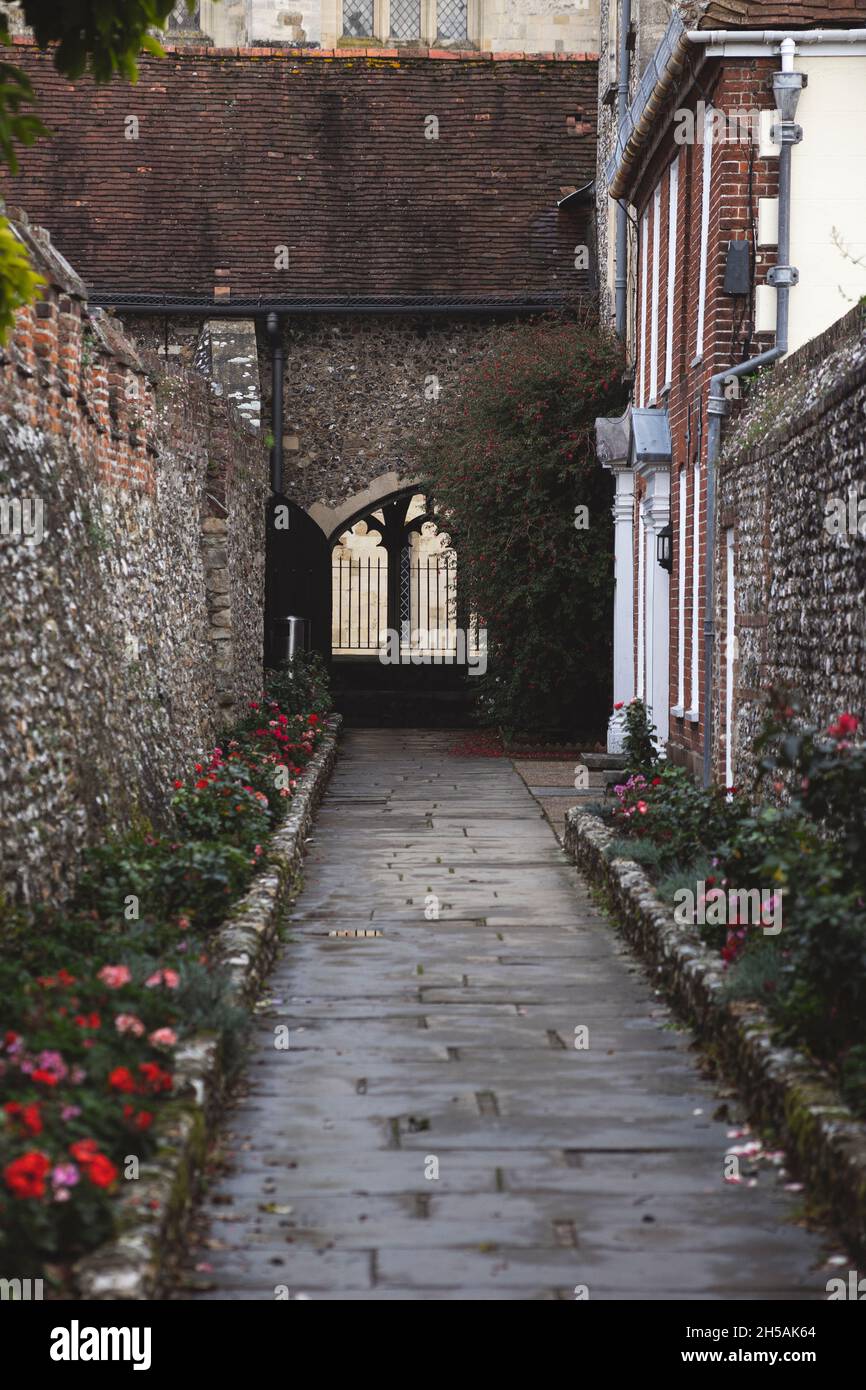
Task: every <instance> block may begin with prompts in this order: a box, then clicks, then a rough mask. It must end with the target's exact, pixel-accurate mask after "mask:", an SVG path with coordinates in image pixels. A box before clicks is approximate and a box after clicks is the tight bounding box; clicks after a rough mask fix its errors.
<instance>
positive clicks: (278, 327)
mask: <svg viewBox="0 0 866 1390" xmlns="http://www.w3.org/2000/svg"><path fill="white" fill-rule="evenodd" d="M268 341H269V342H270V345H271V433H272V434H273V437H274V442H273V444H272V446H271V492H272V493H273V494H274V496H275V497H282V496H283V369H284V359H283V330H282V323H281V320H280V316H279V314H268Z"/></svg>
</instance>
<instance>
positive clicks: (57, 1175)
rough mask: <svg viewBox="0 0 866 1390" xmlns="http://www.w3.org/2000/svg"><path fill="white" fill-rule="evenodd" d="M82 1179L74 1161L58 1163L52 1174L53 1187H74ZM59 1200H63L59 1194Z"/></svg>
mask: <svg viewBox="0 0 866 1390" xmlns="http://www.w3.org/2000/svg"><path fill="white" fill-rule="evenodd" d="M80 1179H81V1174H80V1173H79V1171H78V1169H77V1168H76V1166H75V1164H74V1163H58V1165H57V1167H56V1168H55V1169H54V1170H53V1172H52V1174H51V1185H52V1187H74V1186H75V1184H76V1183H77V1182H79V1181H80ZM66 1195H67V1196H68V1195H69V1194H68V1193H67V1194H66ZM57 1200H58V1201H61V1200H62V1199H61V1198H60V1197H59V1196H58V1199H57Z"/></svg>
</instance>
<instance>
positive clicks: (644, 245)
mask: <svg viewBox="0 0 866 1390" xmlns="http://www.w3.org/2000/svg"><path fill="white" fill-rule="evenodd" d="M640 235H641V252H640V282H641V283H640V290H641V294H640V298H641V310H640V388H639V390H638V400H639V402H640V404H641V406H645V405H646V384H645V383H646V330H647V274H648V265H647V262H648V260H649V208H647V209H646V211H645V212H644V214H643V217H642V218H641V224H640Z"/></svg>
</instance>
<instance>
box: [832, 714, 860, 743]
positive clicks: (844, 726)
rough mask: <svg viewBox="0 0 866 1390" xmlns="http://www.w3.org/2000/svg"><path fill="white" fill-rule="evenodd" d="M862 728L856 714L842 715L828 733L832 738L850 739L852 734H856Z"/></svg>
mask: <svg viewBox="0 0 866 1390" xmlns="http://www.w3.org/2000/svg"><path fill="white" fill-rule="evenodd" d="M859 727H860V720H859V719H858V718H857V716H856V714H840V715H839V718H838V720H837V721H836V723H835V724H831V725H830V727H829V729H828V730H827V733H828V734H829V735H830V737H831V738H835V739H842V738H848V737H849V735H850V734H856V732H857V730H858V729H859Z"/></svg>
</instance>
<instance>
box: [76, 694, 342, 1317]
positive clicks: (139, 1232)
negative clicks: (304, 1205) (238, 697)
mask: <svg viewBox="0 0 866 1390" xmlns="http://www.w3.org/2000/svg"><path fill="white" fill-rule="evenodd" d="M341 723H342V720H341V717H340V715H338V714H334V715H330V716H329V718H328V720H327V722H326V733H325V737H324V739H323V740H322V743H321V745H320V747H319V749H318V750H317V752H316V755H315V757H314V758H313V759H312V761H311V762H310V763H309V764H308V765H307V767H306V769H305V771H304V775H303V779H302V782H301V785H300V790H299V791H298V793H297V795H296V796H295V797H294V798H293V800H292V803H291V807H290V809H289V813H288V815H287V816H286V818H285V820H284V821H282V823H281V824H280V825H279V826H278V827H277V829H276V830H275V831H274V834H273V837H272V839H271V841H270V844H269V846H268V850H267V854H266V856H265V858H264V860H263V863H262V867H261V869H260V871H259V873H258V874H257V875H256V877H255V878H254V879H253V881H252V883H251V884H250V887H249V888H248V889H247V892H246V893H245V894H244V896H243V897H242V898H241V899H240V900H239V901H238V903H237V904H236V906H235V909H234V911H233V912H232V913H231V915H230V916H229V917H227V918H226V920H225V922H223V924H222V926H221V927H219V928H218V930H217V931H216V932H215V933H214V936H213V939H212V947H211V952H212V956H213V958H214V959H216V960H218V961H219V962H220V964H221V965H222V966H223V967H224V969H225V970H226V972H227V974H228V977H229V981H230V987H231V990H232V992H233V993H234V995H235V999H236V1001H237V1002H238V1003H241V1004H243V1005H244V1006H246V1007H247V1008H249V1009H251V1008H252V1005H253V1004H254V1002H255V999H256V997H257V995H258V992H259V989H260V986H261V982H262V980H263V978H264V977H265V975H266V974H267V971H268V970H269V969H270V967H271V964H272V963H273V959H274V957H275V955H276V952H277V948H278V945H279V937H278V927H279V923H280V920H281V918H282V915H283V912H284V911H285V908H286V905H287V903H288V902H289V901H290V900H291V899H292V898H293V897H295V896H296V895H297V892H298V890H299V887H300V882H301V874H302V863H303V858H304V841H305V838H306V836H307V833H308V831H309V828H310V825H311V824H312V820H313V816H314V814H315V811H316V808H317V807H318V804H319V802H320V801H321V799H322V796H323V794H324V791H325V788H326V786H327V784H328V779H329V777H330V775H331V771H332V769H333V766H334V761H335V759H336V752H337V738H338V734H339V730H340V724H341ZM219 1042H220V1040H219V1038H217V1037H215V1036H213V1035H212V1034H211V1035H202V1036H200V1037H197V1038H191V1039H190V1040H189V1041H188V1042H187V1043H185V1044H184V1046H183V1047H180V1048H178V1049H177V1052H176V1054H175V1068H174V1074H175V1079H176V1083H177V1086H176V1092H175V1096H176V1099H173V1100H172V1101H170V1102H169V1103H168V1104H167V1105H165V1106H164V1107H163V1109H162V1111H161V1112H160V1115H159V1119H158V1120H157V1123H156V1125H155V1126H154V1134H155V1136H156V1138H157V1140H158V1151H157V1154H156V1157H155V1158H154V1159H153V1160H152V1162H150V1163H148V1164H147V1165H142V1169H141V1177H140V1178H139V1179H138V1181H136V1182H134V1183H130V1184H129V1188H130V1191H129V1196H128V1197H124V1198H121V1199H120V1200H119V1202H118V1208H119V1212H118V1217H117V1234H115V1236H114V1237H112V1239H111V1240H109V1241H107V1242H106V1243H105V1244H104V1245H101V1246H99V1247H98V1248H97V1249H96V1250H93V1251H91V1253H90V1254H89V1255H85V1256H83V1258H82V1259H80V1260H79V1261H78V1263H77V1264H76V1265H75V1267H74V1269H73V1278H74V1281H75V1289H76V1294H77V1296H78V1297H79V1298H82V1299H87V1300H92V1299H97V1300H101V1299H112V1300H116V1299H124V1300H125V1299H134V1300H142V1299H145V1300H150V1299H155V1298H159V1297H160V1290H161V1288H162V1285H163V1283H164V1281H165V1276H166V1275H167V1273H168V1271H169V1268H170V1260H171V1258H172V1256H173V1254H174V1253H175V1252H176V1250H177V1249H178V1246H179V1244H180V1242H181V1240H182V1238H183V1235H184V1231H185V1228H186V1223H187V1219H188V1217H189V1214H190V1211H191V1209H192V1205H193V1201H194V1198H195V1195H196V1186H197V1182H198V1178H199V1175H200V1173H201V1171H202V1168H203V1166H204V1162H205V1158H206V1155H207V1148H208V1143H209V1141H210V1139H211V1138H212V1136H213V1134H214V1133H215V1132H216V1130H217V1128H218V1125H219V1123H220V1118H221V1111H220V1101H221V1099H222V1096H223V1090H224V1078H223V1076H222V1074H221V1068H220V1061H219V1051H220V1048H219ZM151 1202H154V1203H156V1204H157V1206H156V1208H155V1209H151V1208H150V1207H149V1203H151Z"/></svg>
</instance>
